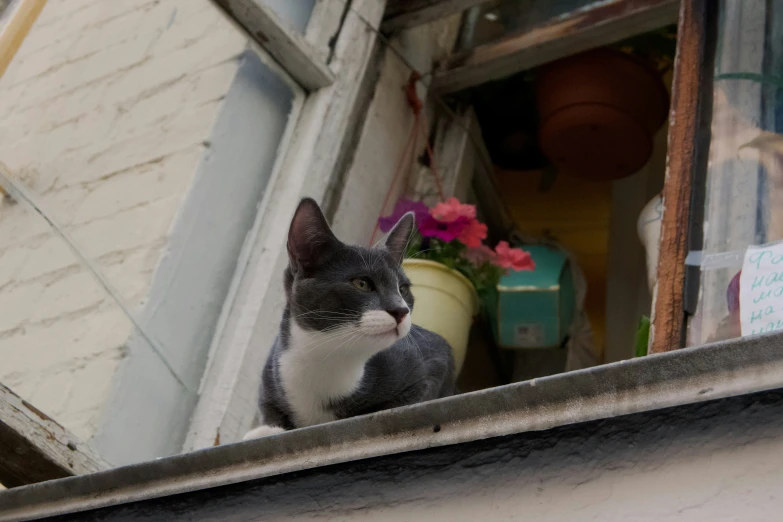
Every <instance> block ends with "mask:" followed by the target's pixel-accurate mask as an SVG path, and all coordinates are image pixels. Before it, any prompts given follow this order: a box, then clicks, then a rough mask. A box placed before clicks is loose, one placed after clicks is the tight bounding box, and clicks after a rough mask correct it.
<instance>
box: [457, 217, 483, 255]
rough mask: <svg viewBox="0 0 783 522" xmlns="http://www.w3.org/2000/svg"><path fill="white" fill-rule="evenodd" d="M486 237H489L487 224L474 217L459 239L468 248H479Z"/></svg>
mask: <svg viewBox="0 0 783 522" xmlns="http://www.w3.org/2000/svg"><path fill="white" fill-rule="evenodd" d="M485 237H487V225H485V224H483V223H480V222H479V221H477V220H476V219H472V220H471V221H470V222H469V223H468V226H467V227H465V230H463V231H462V233H461V234H460V235H459V237H457V239H459V240H460V241H462V243H463V244H464V245H465V246H466V247H468V248H477V247H480V246H481V241H482V240H483V239H484V238H485Z"/></svg>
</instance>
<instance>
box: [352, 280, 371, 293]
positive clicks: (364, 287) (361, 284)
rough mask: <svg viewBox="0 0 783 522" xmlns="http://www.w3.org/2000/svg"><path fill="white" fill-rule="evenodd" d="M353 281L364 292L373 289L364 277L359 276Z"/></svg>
mask: <svg viewBox="0 0 783 522" xmlns="http://www.w3.org/2000/svg"><path fill="white" fill-rule="evenodd" d="M351 283H352V284H353V286H355V287H356V288H358V289H359V290H361V291H362V292H369V291H370V290H372V286H371V285H370V282H369V281H368V280H366V279H364V278H362V277H357V278H356V279H354V280H352V281H351Z"/></svg>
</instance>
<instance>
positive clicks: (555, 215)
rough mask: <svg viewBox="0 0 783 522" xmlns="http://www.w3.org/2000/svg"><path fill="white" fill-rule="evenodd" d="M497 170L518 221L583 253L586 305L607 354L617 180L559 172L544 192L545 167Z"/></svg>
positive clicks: (520, 225) (532, 231)
mask: <svg viewBox="0 0 783 522" xmlns="http://www.w3.org/2000/svg"><path fill="white" fill-rule="evenodd" d="M495 175H496V176H497V183H498V188H499V189H500V194H501V198H502V199H503V202H504V203H505V204H506V206H507V207H508V209H509V210H510V211H511V214H512V217H513V219H514V221H515V223H516V225H517V227H518V228H519V229H520V230H521V231H522V232H525V233H528V234H533V235H546V236H548V237H551V238H553V239H555V240H556V241H558V242H559V243H560V244H562V245H563V246H564V247H565V248H567V249H568V250H570V251H571V252H572V253H573V254H574V256H575V257H576V258H577V260H578V262H579V265H580V267H581V268H582V270H583V271H584V273H585V277H586V278H587V298H586V301H585V307H586V310H587V315H588V317H589V318H590V322H591V323H592V326H593V331H594V333H595V342H596V355H598V357H599V360H602V357H603V349H604V339H605V331H606V282H607V266H608V256H609V216H610V210H611V201H612V183H611V182H608V181H607V182H591V181H584V180H580V179H576V178H569V177H566V176H561V175H558V176H557V178H556V180H555V182H554V184H553V185H552V186H551V187H550V188H549V190H548V191H547V192H539V185H540V184H541V177H542V173H541V172H538V171H528V172H524V171H509V170H502V169H496V171H495Z"/></svg>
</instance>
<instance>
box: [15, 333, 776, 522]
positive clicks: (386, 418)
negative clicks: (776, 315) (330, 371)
mask: <svg viewBox="0 0 783 522" xmlns="http://www.w3.org/2000/svg"><path fill="white" fill-rule="evenodd" d="M782 346H783V334H775V335H768V336H761V337H755V338H752V339H737V340H732V341H726V342H722V343H717V344H713V345H705V346H699V347H694V348H688V349H683V350H678V351H674V352H669V353H665V354H661V355H653V356H648V357H645V358H640V359H633V360H629V361H622V362H618V363H614V364H609V365H604V366H598V367H595V368H591V369H589V370H582V371H578V372H571V373H565V374H560V375H555V376H552V377H546V378H541V379H535V380H532V381H527V382H523V383H517V384H511V385H508V386H502V387H499V388H492V389H488V390H482V391H478V392H473V393H469V394H464V395H460V396H456V397H450V398H447V399H441V400H438V401H433V402H429V403H424V404H418V405H414V406H409V407H406V408H399V409H396V410H389V411H385V412H380V413H377V414H373V415H368V416H365V417H356V418H353V419H347V420H344V421H339V422H335V423H331V424H326V425H321V426H313V427H310V428H306V429H301V430H295V431H291V432H286V433H282V434H280V435H276V436H273V437H269V438H265V439H258V440H253V441H248V442H243V443H239V444H229V445H226V446H220V447H216V448H210V449H206V450H202V451H197V452H193V453H188V454H184V455H178V456H174V457H169V458H165V459H160V460H156V461H152V462H146V463H142V464H137V465H133V466H127V467H122V468H117V469H113V470H109V471H104V472H100V473H96V474H93V475H86V476H81V477H73V478H67V479H61V480H55V481H50V482H44V483H41V484H34V485H31V486H26V487H22V488H17V489H13V490H8V491H4V492H0V521H5V520H16V521H20V520H31V519H33V518H39V517H44V516H54V515H60V514H66V513H74V512H78V511H82V510H86V509H95V508H99V507H105V506H111V505H116V504H122V503H127V502H133V501H139V500H146V499H151V498H156V497H162V496H167V495H173V494H178V493H184V492H188V491H195V490H199V489H206V488H211V487H216V486H222V485H226V484H233V483H237V482H242V481H247V480H253V479H258V478H263V477H268V476H273V475H280V474H284V473H289V472H292V471H298V470H304V469H311V468H317V467H320V466H326V465H329V464H337V463H343V462H349V461H357V460H361V459H366V458H370V457H377V456H381V455H390V454H395V453H402V452H407V451H414V450H419V449H424V448H430V447H435V446H444V445H450V444H460V443H465V442H470V441H474V440H479V439H486V438H489V437H498V436H503V435H511V434H516V433H522V432H527V431H540V430H547V429H550V428H554V427H558V426H563V425H567V424H574V423H578V422H586V421H592V420H600V419H605V418H611V417H616V416H619V415H627V414H631V413H639V412H644V411H650V410H656V409H661V408H667V407H672V406H681V405H686V404H691V403H696V402H702V401H708V400H713V399H719V398H725V397H730V396H735V395H742V394H747V393H753V392H759V391H764V390H770V389H775V388H780V387H783V348H781V347H782Z"/></svg>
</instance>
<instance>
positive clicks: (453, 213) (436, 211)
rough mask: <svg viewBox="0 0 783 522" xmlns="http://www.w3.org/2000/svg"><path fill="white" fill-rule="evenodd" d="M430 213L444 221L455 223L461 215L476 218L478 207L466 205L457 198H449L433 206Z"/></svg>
mask: <svg viewBox="0 0 783 522" xmlns="http://www.w3.org/2000/svg"><path fill="white" fill-rule="evenodd" d="M430 215H431V216H432V217H434V218H435V219H437V220H438V221H440V222H442V223H453V222H454V221H456V220H457V219H459V218H461V217H463V218H468V219H476V207H475V206H473V205H464V204H462V203H460V202H459V200H458V199H457V198H449V199H447V200H446V201H444V202H443V203H438V204H437V205H435V206H434V207H432V208H431V209H430Z"/></svg>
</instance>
